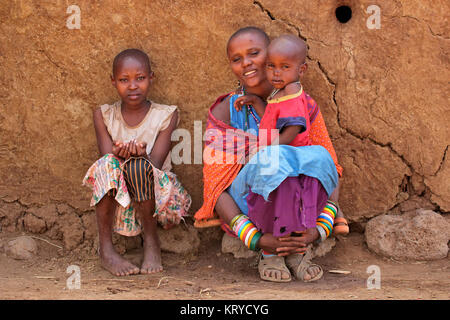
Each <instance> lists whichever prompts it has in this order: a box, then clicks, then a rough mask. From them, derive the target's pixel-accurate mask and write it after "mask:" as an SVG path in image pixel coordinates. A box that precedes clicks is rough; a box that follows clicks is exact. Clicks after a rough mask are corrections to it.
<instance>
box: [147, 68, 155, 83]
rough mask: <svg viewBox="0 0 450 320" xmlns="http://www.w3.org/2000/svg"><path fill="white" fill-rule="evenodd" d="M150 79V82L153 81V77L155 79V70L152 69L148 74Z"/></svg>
mask: <svg viewBox="0 0 450 320" xmlns="http://www.w3.org/2000/svg"><path fill="white" fill-rule="evenodd" d="M148 79H149V80H150V84H152V83H153V79H155V73H154V72H153V71H150V73H149V74H148Z"/></svg>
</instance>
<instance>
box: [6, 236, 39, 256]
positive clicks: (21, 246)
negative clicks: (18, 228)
mask: <svg viewBox="0 0 450 320" xmlns="http://www.w3.org/2000/svg"><path fill="white" fill-rule="evenodd" d="M4 249H5V252H6V254H7V255H8V256H9V257H11V258H14V259H17V260H26V259H30V258H32V257H33V256H34V255H36V254H37V251H38V246H37V243H36V241H34V239H33V238H31V237H27V236H22V237H19V238H17V239H14V240H11V241H9V242H8V243H7V244H6V245H5V248H4Z"/></svg>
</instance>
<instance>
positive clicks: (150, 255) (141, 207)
mask: <svg viewBox="0 0 450 320" xmlns="http://www.w3.org/2000/svg"><path fill="white" fill-rule="evenodd" d="M136 209H137V212H138V214H139V217H140V220H141V222H142V227H143V229H144V232H143V235H142V236H143V238H144V259H143V261H142V266H141V273H142V274H147V273H155V272H160V271H162V270H163V267H162V263H161V248H160V243H159V237H158V234H157V231H156V222H157V221H156V218H154V217H153V212H155V201H154V200H153V199H150V200H146V201H142V202H136Z"/></svg>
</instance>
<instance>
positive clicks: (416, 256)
mask: <svg viewBox="0 0 450 320" xmlns="http://www.w3.org/2000/svg"><path fill="white" fill-rule="evenodd" d="M365 237H366V242H367V246H368V247H369V249H370V250H372V251H374V252H375V253H377V254H380V255H383V256H386V257H389V258H393V259H396V260H417V261H420V260H437V259H443V258H446V257H447V255H448V251H449V248H448V245H447V243H448V242H449V240H450V225H449V223H448V222H447V221H446V219H445V218H444V217H442V216H441V215H440V214H438V213H436V212H434V211H431V210H424V209H418V210H416V212H413V213H411V214H403V215H395V216H393V215H381V216H377V217H375V218H373V219H371V220H370V221H369V222H368V223H367V226H366V231H365Z"/></svg>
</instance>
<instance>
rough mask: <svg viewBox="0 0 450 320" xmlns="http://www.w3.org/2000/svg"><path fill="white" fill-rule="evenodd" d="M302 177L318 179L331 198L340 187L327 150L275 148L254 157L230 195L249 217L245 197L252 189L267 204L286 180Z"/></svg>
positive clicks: (318, 148)
mask: <svg viewBox="0 0 450 320" xmlns="http://www.w3.org/2000/svg"><path fill="white" fill-rule="evenodd" d="M301 174H303V175H306V176H310V177H314V178H316V179H318V180H319V181H320V182H321V183H322V185H323V187H324V189H325V191H326V192H327V194H328V196H330V195H331V193H332V192H333V190H334V189H335V188H336V186H337V183H338V174H337V171H336V166H335V164H334V162H333V159H332V158H331V156H330V154H329V153H328V151H327V150H326V149H325V148H324V147H322V146H319V145H315V146H304V147H293V146H289V145H275V146H267V147H266V148H264V149H262V150H260V151H259V152H258V153H257V154H255V155H254V156H253V157H252V158H251V159H250V161H249V163H247V164H246V165H245V166H244V167H243V168H242V170H241V171H240V172H239V174H238V175H237V177H236V179H234V181H233V183H232V184H231V186H230V187H229V188H228V192H229V193H230V195H231V196H232V197H233V199H234V201H235V202H236V203H237V205H238V206H239V208H240V210H241V211H242V212H243V213H244V214H247V212H248V208H247V202H246V197H247V195H248V193H249V190H250V188H251V190H252V192H254V193H257V194H260V195H262V196H263V197H264V199H265V200H267V199H268V197H269V194H270V193H271V192H272V191H273V190H275V189H276V188H277V187H278V186H279V185H280V184H281V183H282V182H283V181H284V179H286V178H287V177H295V176H298V175H301Z"/></svg>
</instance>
